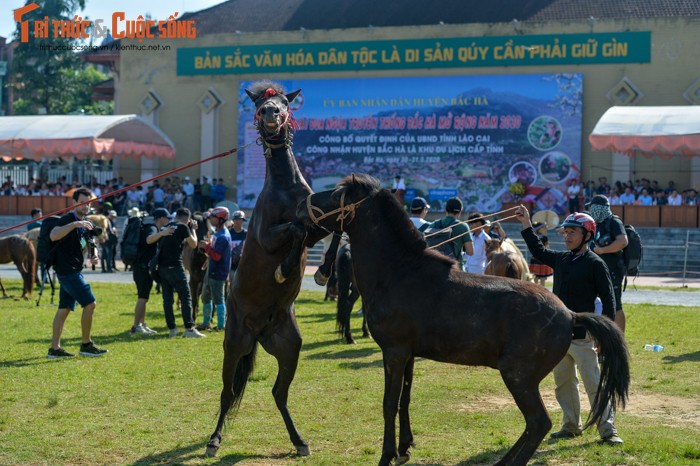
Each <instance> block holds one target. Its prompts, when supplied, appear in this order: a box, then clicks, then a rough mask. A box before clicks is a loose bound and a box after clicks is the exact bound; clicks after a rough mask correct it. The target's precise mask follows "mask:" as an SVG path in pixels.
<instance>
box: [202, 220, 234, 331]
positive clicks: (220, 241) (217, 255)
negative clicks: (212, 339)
mask: <svg viewBox="0 0 700 466" xmlns="http://www.w3.org/2000/svg"><path fill="white" fill-rule="evenodd" d="M227 220H228V209H227V208H226V207H214V208H213V209H212V211H211V215H210V216H209V223H210V224H211V226H212V227H214V230H215V231H216V232H215V233H214V236H213V237H211V239H209V240H201V241H200V242H199V247H200V248H202V249H204V253H205V254H206V255H207V256H209V264H208V265H207V273H206V276H205V279H204V284H203V286H202V303H204V305H203V306H202V319H203V321H202V325H200V326H198V328H197V329H198V330H211V317H212V316H211V314H212V301H213V302H214V306H216V329H217V330H223V329H224V327H225V326H226V304H225V303H224V295H225V293H224V286H225V284H226V279H228V275H229V272H230V270H231V249H232V248H233V244H232V242H231V234H230V233H229V231H228V228H226V221H227Z"/></svg>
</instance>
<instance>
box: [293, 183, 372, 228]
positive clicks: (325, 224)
mask: <svg viewBox="0 0 700 466" xmlns="http://www.w3.org/2000/svg"><path fill="white" fill-rule="evenodd" d="M380 189H381V184H380V182H379V180H377V179H376V178H373V177H371V176H369V175H364V174H358V175H355V174H352V175H350V176H347V177H345V179H343V180H342V181H341V182H340V183H338V185H337V186H336V188H335V189H331V190H328V191H321V192H318V193H315V194H311V195H310V196H308V197H307V198H306V200H305V201H302V202H301V203H299V206H298V207H297V217H298V218H300V219H302V220H303V221H304V222H305V223H306V222H311V223H313V224H314V225H316V226H318V227H321V228H323V229H325V230H326V231H336V232H341V231H344V230H345V226H347V225H348V224H349V223H350V222H352V220H353V219H354V218H355V215H356V211H357V208H358V207H359V206H360V205H361V204H362V203H363V202H364V201H365V200H366V199H367V198H368V197H371V196H373V195H375V194H376V193H378V192H379V190H380Z"/></svg>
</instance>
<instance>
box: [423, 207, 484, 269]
mask: <svg viewBox="0 0 700 466" xmlns="http://www.w3.org/2000/svg"><path fill="white" fill-rule="evenodd" d="M463 208H464V204H462V200H461V199H460V198H458V197H451V198H450V199H448V200H447V202H446V203H445V217H443V218H441V219H440V220H436V221H435V222H433V223H432V224H431V225H430V228H431V229H438V230H443V229H445V228H448V227H452V232H451V234H450V238H454V239H453V240H452V248H453V254H454V258H455V259H457V262H459V267H460V268H461V269H462V270H464V257H463V255H462V252H464V253H466V255H467V256H471V255H472V254H474V244H473V243H472V237H471V235H470V234H469V227H467V225H465V224H464V223H460V221H459V218H460V217H461V216H462V209H463Z"/></svg>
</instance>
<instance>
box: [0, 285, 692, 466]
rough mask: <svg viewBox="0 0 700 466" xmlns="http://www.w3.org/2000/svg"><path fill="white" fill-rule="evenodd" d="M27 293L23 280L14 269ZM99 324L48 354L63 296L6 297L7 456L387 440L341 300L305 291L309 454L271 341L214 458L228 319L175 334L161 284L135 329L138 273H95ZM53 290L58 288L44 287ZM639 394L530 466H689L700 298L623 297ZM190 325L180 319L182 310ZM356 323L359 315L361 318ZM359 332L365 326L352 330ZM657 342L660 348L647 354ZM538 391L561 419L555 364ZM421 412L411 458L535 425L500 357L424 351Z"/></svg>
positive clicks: (107, 457) (456, 455)
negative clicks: (201, 334) (84, 342)
mask: <svg viewBox="0 0 700 466" xmlns="http://www.w3.org/2000/svg"><path fill="white" fill-rule="evenodd" d="M5 285H6V287H7V288H8V290H9V292H10V293H11V294H14V295H19V294H20V290H19V286H20V284H19V281H16V280H15V281H12V280H7V281H6V283H5ZM93 290H94V292H95V295H96V296H97V298H98V308H97V311H96V316H95V321H94V327H93V330H94V332H93V334H94V339H95V341H96V342H97V343H98V344H99V345H102V346H104V347H105V348H107V349H109V351H110V352H109V354H108V355H106V356H105V357H103V358H83V357H76V358H73V359H70V360H60V361H56V360H49V359H47V358H46V351H47V349H48V346H49V340H50V334H51V322H52V319H53V315H54V312H55V309H54V307H53V306H49V305H48V304H47V305H43V304H42V305H41V306H39V307H36V305H35V303H34V302H16V301H13V300H2V301H0V313H1V314H2V316H3V320H4V323H5V324H4V325H3V331H2V342H3V344H2V355H1V356H0V464H2V465H20V464H21V465H25V464H29V465H98V464H104V465H114V464H138V465H150V464H185V465H230V464H237V465H241V466H243V465H245V466H249V465H368V464H370V465H371V464H376V463H377V462H378V460H379V456H380V452H381V439H382V429H383V421H382V409H381V403H382V391H383V372H382V364H381V353H380V351H379V348H378V347H377V346H376V344H375V343H373V342H372V341H370V340H366V339H364V340H363V339H358V342H359V343H358V344H357V345H354V346H347V345H344V344H342V343H340V341H339V340H338V339H337V337H336V335H335V334H334V333H333V330H334V327H335V325H334V306H333V304H331V303H323V302H322V295H321V294H320V293H314V292H302V294H301V295H300V298H299V300H298V301H297V314H298V320H299V326H300V328H301V331H302V334H303V335H304V347H303V350H302V354H301V359H300V363H299V369H298V371H297V376H296V379H295V381H294V383H293V384H292V387H291V392H290V398H289V406H290V410H291V413H292V415H293V417H294V420H295V422H296V424H297V427H298V428H299V430H300V432H301V433H302V435H303V436H304V437H305V438H306V440H308V441H309V443H310V445H311V449H312V455H311V456H309V457H305V458H297V457H295V456H294V455H293V451H294V449H293V447H292V445H291V443H290V441H289V438H288V436H287V433H286V430H285V429H284V425H283V423H282V420H281V417H280V415H279V413H278V412H277V409H276V408H275V405H274V401H273V399H272V396H271V390H272V386H273V384H274V381H275V376H276V372H277V369H276V363H275V361H274V359H273V358H272V357H270V356H269V355H267V354H266V353H265V352H264V351H263V350H259V352H258V360H257V367H256V370H255V372H254V373H253V376H252V377H251V380H250V382H249V384H248V388H247V391H246V394H245V397H244V399H243V403H242V405H241V409H240V412H239V414H238V416H237V417H236V418H235V419H234V420H232V421H230V422H229V424H228V426H227V428H226V430H225V431H224V437H223V441H222V447H221V450H220V451H219V455H218V456H217V457H216V458H205V457H204V455H203V453H204V446H205V443H206V441H207V440H208V438H209V435H210V434H211V432H212V430H213V428H214V426H215V423H216V416H217V408H218V398H219V392H220V390H221V382H220V377H221V375H220V370H221V361H222V350H221V342H222V339H223V335H221V334H220V333H213V334H209V336H208V337H207V338H206V339H202V340H186V339H182V338H177V339H173V340H169V339H167V338H166V337H165V333H166V329H165V325H164V319H163V316H162V302H161V299H160V296H154V297H153V298H152V300H151V303H150V304H149V312H148V319H147V320H148V322H149V324H150V325H151V326H152V327H154V328H156V329H157V330H159V331H160V335H158V336H157V337H155V338H143V337H142V338H131V337H130V336H129V335H128V329H129V327H130V326H131V322H132V319H133V305H134V297H135V287H133V286H129V285H116V284H96V285H95V286H94V287H93ZM44 300H45V302H47V303H48V296H47V295H45V296H44ZM626 309H627V312H626V313H627V326H628V327H627V328H628V334H627V339H628V342H629V346H630V352H631V357H632V375H633V382H632V396H631V399H630V406H629V408H628V409H627V410H626V411H622V412H619V413H618V416H617V422H616V424H617V427H618V430H619V431H620V435H621V436H622V437H623V438H624V440H625V443H624V445H622V446H621V447H619V448H611V447H608V446H604V445H599V444H598V443H597V433H596V432H594V431H593V430H589V431H587V432H586V433H585V434H584V435H583V436H582V437H579V438H577V439H574V440H572V441H561V442H557V443H550V442H549V441H548V440H545V441H544V442H543V443H542V445H541V446H540V448H539V449H538V451H537V453H536V454H535V456H534V458H533V459H532V461H531V463H530V464H536V465H556V466H560V465H639V466H641V465H645V466H646V465H686V464H687V465H691V464H698V460H699V459H700V401H699V400H698V393H700V376H699V375H698V361H700V350H699V345H698V342H699V339H698V336H697V334H698V325H697V323H698V317H699V315H700V308H686V307H668V306H651V305H638V306H633V305H630V306H627V308H626ZM178 323H179V324H180V325H181V319H179V318H178ZM352 325H353V328H354V329H358V328H359V326H360V318H359V317H358V316H356V315H355V316H354V317H353V323H352ZM356 336H359V335H356ZM79 341H80V319H79V311H78V313H76V315H71V316H70V317H69V318H68V321H67V322H66V327H65V331H64V338H63V346H64V347H66V349H67V350H69V351H76V352H77V346H78V344H79ZM645 343H660V344H663V345H664V346H665V347H666V351H665V352H663V353H652V352H645V351H643V350H642V346H643V345H644V344H645ZM541 388H542V393H543V397H544V399H545V402H546V404H547V406H548V409H549V411H550V415H551V416H552V419H553V423H554V425H555V427H558V425H559V421H560V419H561V413H560V411H559V408H558V406H557V404H556V401H555V400H554V396H553V382H552V378H551V376H548V377H547V378H546V379H545V380H544V382H543V383H542V387H541ZM411 414H412V425H413V430H414V435H415V438H416V442H417V447H416V448H414V449H413V457H412V459H411V461H410V463H409V464H422V465H482V464H493V463H494V462H496V461H497V460H498V459H499V458H500V457H501V456H502V455H504V454H505V452H506V451H507V450H508V448H510V446H511V445H512V444H513V443H514V442H515V440H516V439H517V437H518V436H519V435H520V434H521V432H522V430H523V428H524V422H523V420H522V417H521V415H520V413H519V411H518V410H517V408H516V407H515V405H514V403H513V402H512V399H511V398H510V395H509V393H508V392H507V390H506V389H505V387H504V385H503V383H502V381H501V379H500V377H499V374H498V373H497V372H496V371H494V370H491V369H486V368H477V367H462V366H453V365H447V364H439V363H434V362H431V361H426V360H418V361H417V362H416V369H415V380H414V391H413V400H412V405H411Z"/></svg>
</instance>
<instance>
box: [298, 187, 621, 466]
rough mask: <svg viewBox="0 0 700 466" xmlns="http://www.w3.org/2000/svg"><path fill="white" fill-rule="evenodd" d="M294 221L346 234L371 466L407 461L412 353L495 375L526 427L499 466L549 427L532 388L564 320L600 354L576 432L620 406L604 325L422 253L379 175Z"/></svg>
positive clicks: (524, 456)
mask: <svg viewBox="0 0 700 466" xmlns="http://www.w3.org/2000/svg"><path fill="white" fill-rule="evenodd" d="M298 215H299V218H300V219H302V220H304V221H307V222H309V223H313V224H318V225H320V226H323V227H325V228H328V229H333V230H343V231H345V232H347V233H348V235H349V236H350V241H351V243H352V262H353V269H354V271H355V276H356V277H357V286H358V288H359V290H360V293H361V295H362V299H363V303H364V304H363V309H364V312H365V314H366V315H367V323H368V324H369V329H370V331H371V332H372V337H374V340H375V341H376V342H377V344H379V346H380V347H381V349H382V356H383V359H384V380H385V382H384V403H383V406H384V446H383V448H382V456H381V459H380V460H379V465H380V466H388V465H389V464H391V463H392V461H393V460H394V459H397V464H402V463H404V462H406V461H407V460H408V458H409V449H410V447H411V445H413V433H412V432H411V425H410V421H409V412H408V407H409V403H410V401H411V385H412V382H413V364H414V360H415V358H416V357H423V358H428V359H433V360H435V361H443V362H450V363H453V364H462V365H470V366H471V365H474V366H477V365H478V366H488V367H492V368H494V369H498V370H499V372H500V373H501V377H502V378H503V381H504V382H505V384H506V387H507V388H508V390H510V393H511V394H512V395H513V398H514V400H515V403H516V404H517V405H518V408H519V409H520V411H521V412H522V414H523V416H524V417H525V424H526V427H525V431H524V432H523V433H522V435H521V436H520V438H519V439H518V440H517V442H516V443H515V445H513V447H512V448H511V449H510V450H509V451H508V453H506V455H505V457H503V458H502V459H501V460H500V461H499V462H498V463H497V464H498V465H525V464H527V461H528V460H529V459H530V458H531V457H532V455H533V453H534V452H535V450H536V449H537V446H538V445H539V444H540V442H541V441H542V439H543V438H544V436H545V435H546V433H547V431H548V430H549V429H550V428H551V426H552V422H551V421H550V419H549V416H548V415H547V411H546V409H545V407H544V404H543V403H542V397H541V396H540V392H539V384H540V381H541V380H542V379H543V378H544V377H545V376H546V375H547V374H549V373H550V372H551V371H552V369H553V368H554V366H556V365H557V364H558V363H559V361H560V360H561V359H562V358H563V357H564V355H565V354H566V352H567V350H568V348H569V346H570V345H571V341H572V338H573V328H574V325H581V326H583V327H585V328H586V330H587V331H588V332H589V333H590V334H591V335H592V336H593V338H595V340H596V341H597V342H598V345H599V348H600V350H601V353H602V354H603V355H604V356H605V358H604V359H603V364H602V370H601V377H600V384H599V386H598V393H597V396H596V399H595V402H594V403H593V408H592V410H591V415H590V418H589V421H588V422H587V423H586V427H588V426H590V425H591V424H593V423H595V422H597V421H598V420H599V419H600V418H601V416H602V415H603V413H604V411H605V410H606V408H607V406H608V405H609V404H611V405H614V404H616V402H620V403H621V404H622V405H624V402H625V399H626V398H627V392H628V388H629V382H630V373H629V356H628V353H627V347H626V345H625V340H624V337H623V336H622V333H621V332H620V330H619V329H618V328H617V327H616V326H615V324H614V322H612V321H611V320H610V319H608V318H607V317H603V316H598V315H595V314H592V313H579V314H577V313H574V312H571V311H570V310H568V309H567V308H566V307H565V306H564V303H562V302H561V300H560V299H559V298H557V297H556V296H555V295H554V294H552V293H551V292H549V291H547V290H546V289H545V288H543V287H541V286H538V285H535V284H534V283H527V282H523V281H518V280H511V279H504V278H498V277H489V276H485V275H473V274H469V273H464V272H462V271H461V270H460V269H459V267H458V265H457V263H456V262H455V261H453V260H451V259H449V258H447V257H445V256H443V255H441V254H440V253H438V252H435V251H433V250H429V249H427V248H426V243H425V240H424V239H423V237H422V235H421V234H420V233H419V232H418V230H417V229H416V228H415V227H413V225H412V224H411V222H410V220H409V219H408V216H407V215H406V213H405V212H404V210H403V208H402V206H400V205H399V203H398V202H397V200H396V198H395V197H394V196H393V195H392V194H391V193H390V192H389V191H388V190H386V189H380V184H379V181H378V180H376V179H374V178H372V177H370V176H368V175H359V176H356V177H355V176H353V177H348V178H346V179H345V180H343V181H342V182H341V183H340V184H339V187H338V189H337V190H335V191H324V192H321V193H317V194H313V195H311V196H309V198H307V202H305V203H302V204H301V205H300V206H299V210H298ZM397 411H398V415H399V427H400V428H399V443H398V447H397V444H396V427H395V423H396V414H397Z"/></svg>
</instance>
